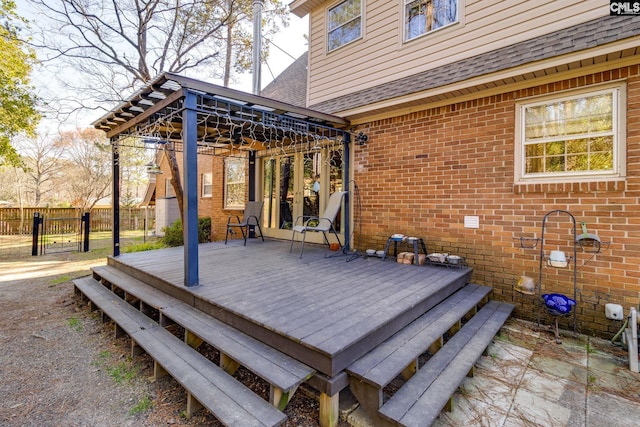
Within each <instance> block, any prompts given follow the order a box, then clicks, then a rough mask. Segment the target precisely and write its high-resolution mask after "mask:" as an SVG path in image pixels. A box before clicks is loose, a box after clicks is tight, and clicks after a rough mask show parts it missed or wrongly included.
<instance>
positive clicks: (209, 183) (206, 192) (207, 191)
mask: <svg viewBox="0 0 640 427" xmlns="http://www.w3.org/2000/svg"><path fill="white" fill-rule="evenodd" d="M201 185H202V197H211V195H212V194H213V176H212V174H211V172H209V173H203V174H202V184H201Z"/></svg>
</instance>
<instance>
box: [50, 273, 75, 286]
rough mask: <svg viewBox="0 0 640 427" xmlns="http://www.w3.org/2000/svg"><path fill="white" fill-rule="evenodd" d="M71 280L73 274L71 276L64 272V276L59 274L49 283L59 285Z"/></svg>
mask: <svg viewBox="0 0 640 427" xmlns="http://www.w3.org/2000/svg"><path fill="white" fill-rule="evenodd" d="M69 280H71V276H69V275H68V274H63V275H62V276H58V277H56V278H55V279H52V280H51V281H50V282H49V283H50V284H51V285H59V284H61V283H64V282H68V281H69Z"/></svg>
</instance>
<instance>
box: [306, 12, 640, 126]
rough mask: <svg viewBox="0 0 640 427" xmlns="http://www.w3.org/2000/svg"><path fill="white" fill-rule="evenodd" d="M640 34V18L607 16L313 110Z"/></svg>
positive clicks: (350, 105) (339, 108) (338, 109)
mask: <svg viewBox="0 0 640 427" xmlns="http://www.w3.org/2000/svg"><path fill="white" fill-rule="evenodd" d="M639 34H640V19H638V18H637V17H635V16H604V17H601V18H598V19H594V20H592V21H588V22H585V23H582V24H578V25H575V26H573V27H570V28H566V29H563V30H559V31H555V32H552V33H549V34H545V35H543V36H539V37H536V38H533V39H530V40H526V41H524V42H520V43H515V44H512V45H509V46H505V47H503V48H500V49H496V50H493V51H491V52H487V53H483V54H480V55H477V56H474V57H471V58H467V59H464V60H461V61H457V62H454V63H451V64H447V65H443V66H441V67H437V68H434V69H431V70H428V71H425V72H421V73H418V74H415V75H412V76H408V77H404V78H401V79H398V80H394V81H390V82H388V83H383V84H380V85H377V86H374V87H371V88H368V89H363V90H360V91H357V92H353V93H349V94H346V95H342V96H338V97H335V98H332V99H329V100H327V101H323V102H320V103H317V104H314V105H311V106H309V108H312V109H314V110H317V111H324V112H327V113H332V114H341V113H342V114H344V113H345V112H346V111H348V110H350V109H354V108H357V107H362V106H365V105H371V104H373V103H376V102H381V101H387V100H391V99H393V98H398V97H402V96H406V95H410V94H413V93H418V92H421V91H426V90H429V89H434V88H438V87H443V86H446V85H449V84H453V83H457V82H462V81H464V80H468V79H471V78H474V77H478V76H482V75H488V74H490V73H494V72H498V71H503V70H507V69H509V68H514V67H518V66H521V65H525V64H530V63H533V62H536V61H541V60H545V59H549V58H553V57H557V56H560V55H564V54H570V53H576V52H579V51H583V50H586V49H590V48H594V47H598V46H602V45H605V44H607V43H612V42H616V41H621V40H624V39H627V38H631V37H636V36H638V35H639ZM637 45H638V44H636V47H635V49H634V50H633V52H628V54H629V55H636V54H638V53H640V52H639V48H638V47H637ZM372 109H373V108H372ZM346 116H347V117H349V118H352V117H350V116H348V115H346Z"/></svg>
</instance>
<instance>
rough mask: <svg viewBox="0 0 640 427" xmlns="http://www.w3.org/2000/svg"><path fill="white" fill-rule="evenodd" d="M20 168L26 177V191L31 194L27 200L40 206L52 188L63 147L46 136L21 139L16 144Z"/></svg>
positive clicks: (59, 166) (58, 169)
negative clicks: (20, 161) (20, 162)
mask: <svg viewBox="0 0 640 427" xmlns="http://www.w3.org/2000/svg"><path fill="white" fill-rule="evenodd" d="M17 149H18V151H19V152H20V154H21V159H22V164H23V166H22V169H23V170H24V172H25V174H26V175H27V177H28V184H27V189H26V190H27V191H28V192H29V193H31V194H33V199H32V200H30V201H29V202H30V203H32V204H33V206H40V204H41V203H42V202H44V201H45V200H43V199H46V196H47V194H49V193H51V192H52V191H53V189H54V186H53V185H52V181H53V179H54V178H55V177H56V175H57V174H58V172H60V169H61V166H62V164H61V158H62V153H63V148H62V147H60V146H59V145H57V144H55V143H54V141H52V140H51V139H50V138H49V137H47V136H40V137H36V138H28V139H23V140H21V141H20V142H19V143H18V144H17Z"/></svg>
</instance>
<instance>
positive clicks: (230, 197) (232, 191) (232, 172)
mask: <svg viewBox="0 0 640 427" xmlns="http://www.w3.org/2000/svg"><path fill="white" fill-rule="evenodd" d="M246 163H247V162H246V160H245V159H241V158H232V157H229V158H227V159H225V162H224V207H225V208H227V209H242V208H243V207H244V188H245V185H244V177H245V168H246Z"/></svg>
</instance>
